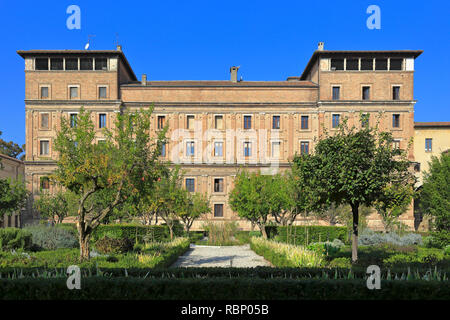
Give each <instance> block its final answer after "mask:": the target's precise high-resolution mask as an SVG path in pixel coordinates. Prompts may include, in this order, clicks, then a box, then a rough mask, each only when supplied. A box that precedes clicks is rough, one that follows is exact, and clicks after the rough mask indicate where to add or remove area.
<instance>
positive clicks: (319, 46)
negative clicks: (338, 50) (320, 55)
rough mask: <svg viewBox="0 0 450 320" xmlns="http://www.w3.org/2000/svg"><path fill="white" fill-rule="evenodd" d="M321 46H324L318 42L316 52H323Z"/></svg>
mask: <svg viewBox="0 0 450 320" xmlns="http://www.w3.org/2000/svg"><path fill="white" fill-rule="evenodd" d="M323 46H324V43H323V42H322V41H321V42H319V44H318V45H317V50H318V51H323Z"/></svg>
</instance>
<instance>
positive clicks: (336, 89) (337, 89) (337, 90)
mask: <svg viewBox="0 0 450 320" xmlns="http://www.w3.org/2000/svg"><path fill="white" fill-rule="evenodd" d="M340 94H341V87H333V100H339V99H340Z"/></svg>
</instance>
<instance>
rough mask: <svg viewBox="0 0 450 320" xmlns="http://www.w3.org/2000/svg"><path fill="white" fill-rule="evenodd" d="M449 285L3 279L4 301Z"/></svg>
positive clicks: (381, 294) (440, 290)
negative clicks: (76, 283)
mask: <svg viewBox="0 0 450 320" xmlns="http://www.w3.org/2000/svg"><path fill="white" fill-rule="evenodd" d="M449 298H450V285H449V284H448V283H442V282H434V281H395V280H383V281H381V289H379V290H369V289H368V288H367V285H366V281H364V280H357V279H350V280H316V279H303V280H294V279H279V278H278V279H254V278H232V279H230V278H213V279H167V278H166V279H148V278H146V279H143V278H132V277H120V278H108V277H89V278H82V279H81V289H80V290H69V289H68V288H67V286H66V278H50V279H35V278H25V279H16V280H7V279H0V299H2V300H11V299H12V300H49V299H51V300H96V299H101V300H110V299H113V300H114V299H120V300H129V299H133V300H138V299H152V300H194V299H195V300H214V299H218V300H390V299H402V300H416V299H421V300H422V299H424V300H446V299H449Z"/></svg>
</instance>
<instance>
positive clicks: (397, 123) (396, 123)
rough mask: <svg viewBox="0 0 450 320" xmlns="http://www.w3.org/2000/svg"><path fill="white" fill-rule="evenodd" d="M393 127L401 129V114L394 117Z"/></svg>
mask: <svg viewBox="0 0 450 320" xmlns="http://www.w3.org/2000/svg"><path fill="white" fill-rule="evenodd" d="M392 127H393V128H400V115H399V114H393V115H392Z"/></svg>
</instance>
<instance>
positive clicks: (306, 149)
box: [300, 141, 309, 154]
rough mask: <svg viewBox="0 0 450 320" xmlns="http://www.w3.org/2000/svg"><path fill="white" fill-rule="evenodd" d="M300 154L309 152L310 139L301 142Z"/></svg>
mask: <svg viewBox="0 0 450 320" xmlns="http://www.w3.org/2000/svg"><path fill="white" fill-rule="evenodd" d="M300 154H309V141H301V142H300Z"/></svg>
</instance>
